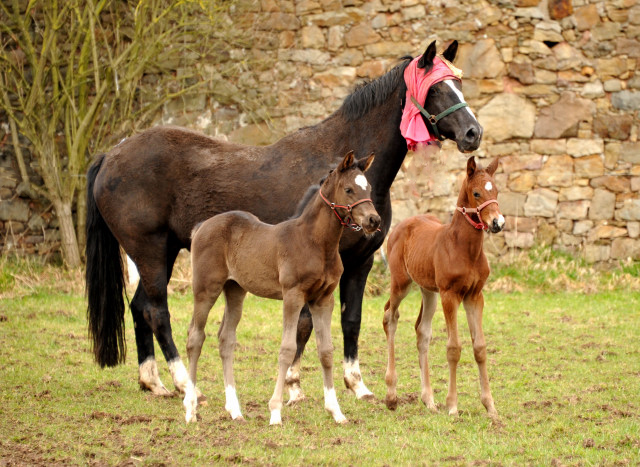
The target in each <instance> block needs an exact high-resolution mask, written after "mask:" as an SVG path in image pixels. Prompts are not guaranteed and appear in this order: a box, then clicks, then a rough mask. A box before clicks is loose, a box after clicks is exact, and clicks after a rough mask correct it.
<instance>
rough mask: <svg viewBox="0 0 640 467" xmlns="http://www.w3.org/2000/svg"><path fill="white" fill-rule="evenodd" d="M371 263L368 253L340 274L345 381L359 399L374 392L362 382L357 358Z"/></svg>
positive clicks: (366, 397) (367, 397) (371, 259)
mask: <svg viewBox="0 0 640 467" xmlns="http://www.w3.org/2000/svg"><path fill="white" fill-rule="evenodd" d="M372 266H373V255H371V256H370V257H369V258H368V259H367V260H366V261H365V262H364V263H363V264H362V265H361V266H360V268H358V269H356V270H353V269H351V270H348V271H347V270H345V271H344V273H343V274H342V277H341V278H340V303H341V309H340V311H341V315H340V323H341V324H342V336H343V340H344V362H343V364H342V365H343V368H344V384H345V386H346V387H347V389H349V390H351V391H353V393H354V394H355V395H356V397H357V398H358V399H363V400H374V399H375V396H374V395H373V393H372V392H371V391H370V390H369V389H368V388H367V386H365V384H364V381H362V374H361V373H360V363H359V361H358V337H359V336H360V323H361V321H362V298H363V296H364V287H365V285H366V283H367V276H368V275H369V271H370V270H371V267H372Z"/></svg>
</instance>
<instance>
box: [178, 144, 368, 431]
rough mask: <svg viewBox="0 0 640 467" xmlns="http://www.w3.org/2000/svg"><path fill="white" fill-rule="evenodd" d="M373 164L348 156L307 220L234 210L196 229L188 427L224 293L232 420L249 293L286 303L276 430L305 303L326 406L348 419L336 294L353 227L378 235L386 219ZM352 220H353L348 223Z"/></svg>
mask: <svg viewBox="0 0 640 467" xmlns="http://www.w3.org/2000/svg"><path fill="white" fill-rule="evenodd" d="M373 158H374V156H373V154H371V155H370V156H369V157H368V158H366V159H362V160H360V161H358V162H357V163H356V162H355V161H354V158H353V151H350V152H349V153H347V155H346V156H345V158H344V160H343V161H342V162H341V163H340V164H339V165H338V167H337V168H336V169H335V170H333V171H331V173H330V174H329V176H328V177H327V178H326V180H325V181H324V183H323V184H322V186H321V187H320V190H319V191H318V192H317V193H316V194H315V196H314V197H313V198H312V199H311V200H310V201H309V203H308V204H307V205H306V207H305V209H304V211H302V214H300V216H299V217H296V218H293V219H290V220H288V221H284V222H281V223H280V224H276V225H271V224H265V223H263V222H261V221H260V220H259V219H258V218H257V217H256V216H254V215H253V214H249V213H247V212H244V211H230V212H227V213H223V214H218V215H217V216H214V217H212V218H210V219H207V220H206V221H205V222H204V223H202V224H201V225H199V226H196V228H195V230H194V232H193V236H192V240H191V264H192V267H193V295H194V306H193V317H192V319H191V324H190V325H189V336H188V338H187V354H188V356H189V378H190V384H189V385H188V387H187V391H186V395H185V398H184V406H185V409H186V420H187V423H188V422H190V421H196V407H197V405H198V403H197V395H196V391H195V383H196V372H197V366H198V358H199V357H200V352H201V350H202V344H203V342H204V339H205V333H204V327H205V325H206V323H207V316H208V314H209V310H211V307H212V306H213V305H214V303H215V302H216V300H217V299H218V297H219V296H220V293H222V292H224V296H225V301H226V306H225V310H224V316H223V318H222V323H221V324H220V329H219V331H218V341H219V343H218V345H219V349H220V358H221V359H222V371H223V375H224V387H225V395H226V403H225V408H226V409H227V411H228V412H229V413H230V415H231V417H232V418H233V419H234V420H235V419H242V413H241V411H240V404H239V402H238V398H237V395H236V383H235V380H234V377H233V352H234V349H235V346H236V327H237V326H238V322H239V321H240V317H241V316H242V302H243V300H244V297H245V296H246V294H247V292H251V293H252V294H254V295H258V296H260V297H265V298H274V299H277V300H282V301H283V303H282V309H283V315H284V316H283V330H282V344H281V346H280V354H279V357H278V379H277V381H276V387H275V390H274V391H273V396H272V397H271V400H270V401H269V410H270V411H271V422H270V423H271V425H276V424H280V423H282V417H281V410H282V392H283V390H284V384H285V376H286V372H287V368H288V367H289V365H291V362H292V361H293V357H294V355H295V352H296V328H297V324H298V317H299V315H300V310H302V307H303V306H304V305H305V304H306V305H308V306H309V310H310V312H311V317H312V320H313V324H314V326H313V327H314V329H315V331H316V340H317V344H318V356H319V358H320V364H321V366H322V376H323V381H324V404H325V408H326V409H327V411H329V413H330V414H331V415H332V416H333V418H334V420H335V421H336V422H338V423H345V422H346V421H347V419H346V418H345V416H344V415H343V414H342V411H341V410H340V406H339V404H338V399H337V398H336V392H335V389H334V387H333V344H332V343H331V312H332V310H333V291H334V290H335V289H336V287H337V286H338V281H339V280H340V276H341V275H342V270H343V267H342V261H341V259H340V253H339V251H338V246H339V242H340V237H341V235H342V231H343V229H344V227H345V225H347V224H349V225H354V227H356V226H357V227H358V228H362V230H363V232H364V234H365V235H371V234H374V233H375V232H376V229H377V228H378V226H379V225H380V216H378V213H377V212H376V210H375V208H374V207H373V202H372V201H371V199H370V198H369V196H370V194H371V186H370V185H369V183H368V181H367V179H366V177H365V176H364V172H365V171H366V170H367V169H368V168H369V166H370V165H371V162H372V161H373ZM347 218H349V219H350V220H349V221H345V219H347Z"/></svg>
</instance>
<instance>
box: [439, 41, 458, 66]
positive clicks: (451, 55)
mask: <svg viewBox="0 0 640 467" xmlns="http://www.w3.org/2000/svg"><path fill="white" fill-rule="evenodd" d="M457 53H458V41H453V42H452V43H451V44H449V47H447V50H445V51H444V53H443V54H442V56H443V57H444V58H446V59H447V60H449V61H450V62H451V63H453V60H454V59H455V58H456V54H457Z"/></svg>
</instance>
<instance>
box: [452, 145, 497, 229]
mask: <svg viewBox="0 0 640 467" xmlns="http://www.w3.org/2000/svg"><path fill="white" fill-rule="evenodd" d="M497 168H498V158H497V157H496V158H495V159H494V160H493V162H491V164H489V166H488V167H487V168H486V169H482V168H480V167H478V166H476V161H475V159H474V157H473V156H471V157H470V158H469V160H467V178H466V180H465V181H464V183H463V184H462V190H461V193H460V202H462V203H463V204H462V206H463V207H465V208H471V209H472V211H471V212H475V211H474V210H477V214H476V215H477V216H478V218H479V220H480V221H481V222H482V223H483V224H484V225H485V226H486V230H489V231H491V232H492V233H498V232H500V231H501V230H502V228H503V227H504V217H503V215H502V214H501V213H500V206H499V205H498V189H497V188H496V184H495V182H494V180H493V175H494V174H495V173H496V169H497ZM465 195H466V200H465V199H464V198H465Z"/></svg>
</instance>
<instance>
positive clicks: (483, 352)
mask: <svg viewBox="0 0 640 467" xmlns="http://www.w3.org/2000/svg"><path fill="white" fill-rule="evenodd" d="M473 356H474V357H475V359H476V363H484V362H486V361H487V346H486V345H485V344H482V345H474V346H473Z"/></svg>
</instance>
